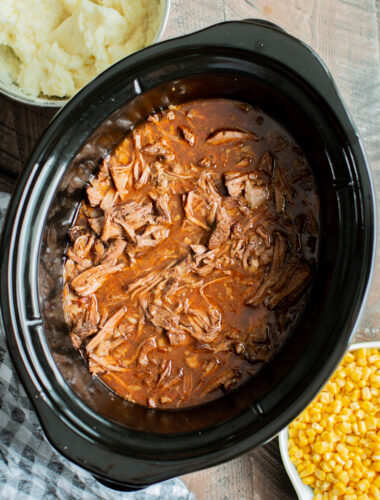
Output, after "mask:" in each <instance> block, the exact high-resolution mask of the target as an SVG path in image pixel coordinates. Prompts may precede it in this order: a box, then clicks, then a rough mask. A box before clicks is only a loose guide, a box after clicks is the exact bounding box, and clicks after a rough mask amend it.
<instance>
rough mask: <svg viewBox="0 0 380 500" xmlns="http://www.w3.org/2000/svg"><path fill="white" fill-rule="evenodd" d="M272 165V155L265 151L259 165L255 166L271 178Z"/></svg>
mask: <svg viewBox="0 0 380 500" xmlns="http://www.w3.org/2000/svg"><path fill="white" fill-rule="evenodd" d="M273 163H274V159H273V155H272V154H271V153H270V152H269V151H266V152H265V153H264V154H263V156H262V157H261V159H260V161H259V164H258V165H257V169H258V170H262V171H263V172H265V173H267V174H268V175H270V176H272V174H273Z"/></svg>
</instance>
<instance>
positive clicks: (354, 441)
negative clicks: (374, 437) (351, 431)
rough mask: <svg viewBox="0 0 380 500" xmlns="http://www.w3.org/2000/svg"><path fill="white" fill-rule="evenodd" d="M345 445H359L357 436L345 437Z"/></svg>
mask: <svg viewBox="0 0 380 500" xmlns="http://www.w3.org/2000/svg"><path fill="white" fill-rule="evenodd" d="M346 443H347V444H351V445H353V446H356V445H358V444H359V438H358V436H352V435H350V436H347V438H346Z"/></svg>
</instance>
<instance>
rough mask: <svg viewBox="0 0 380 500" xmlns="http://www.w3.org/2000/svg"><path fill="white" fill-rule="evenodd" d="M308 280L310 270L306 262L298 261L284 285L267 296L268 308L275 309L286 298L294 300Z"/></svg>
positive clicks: (309, 278)
mask: <svg viewBox="0 0 380 500" xmlns="http://www.w3.org/2000/svg"><path fill="white" fill-rule="evenodd" d="M310 280H311V271H310V267H309V265H308V264H307V263H306V262H300V263H298V264H297V265H295V266H294V269H293V272H292V273H291V276H290V278H289V281H288V282H287V283H286V284H285V286H284V287H283V288H282V289H281V290H280V291H278V292H277V293H273V294H272V295H271V296H270V297H269V299H268V301H267V304H268V306H269V308H270V309H275V308H276V307H277V306H279V305H281V304H282V303H284V302H285V301H287V300H292V301H294V300H295V299H296V298H297V297H298V296H299V295H300V293H302V292H303V290H304V289H305V288H306V286H307V285H308V284H309V282H310Z"/></svg>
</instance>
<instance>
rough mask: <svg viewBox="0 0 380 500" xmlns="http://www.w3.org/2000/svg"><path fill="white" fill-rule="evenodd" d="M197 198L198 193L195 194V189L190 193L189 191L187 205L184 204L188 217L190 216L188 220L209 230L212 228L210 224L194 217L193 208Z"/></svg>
mask: <svg viewBox="0 0 380 500" xmlns="http://www.w3.org/2000/svg"><path fill="white" fill-rule="evenodd" d="M195 198H196V195H195V193H194V191H190V192H189V193H187V196H186V202H185V206H184V210H185V214H186V217H187V218H188V220H189V221H190V222H192V223H193V224H195V225H196V226H199V227H201V228H202V229H206V231H208V230H209V229H210V228H209V226H208V225H207V224H205V223H204V222H202V221H201V220H199V219H197V218H196V217H194V212H193V210H194V202H195Z"/></svg>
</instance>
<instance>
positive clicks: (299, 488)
mask: <svg viewBox="0 0 380 500" xmlns="http://www.w3.org/2000/svg"><path fill="white" fill-rule="evenodd" d="M364 348H365V349H380V340H373V341H370V342H358V343H355V344H351V345H350V346H349V348H348V350H347V351H346V352H348V351H357V350H358V349H364ZM288 439H289V435H288V426H287V427H285V429H282V431H281V432H280V433H279V435H278V443H279V447H280V454H281V458H282V462H283V464H284V467H285V470H286V472H287V474H288V476H289V479H290V481H291V482H292V484H293V487H294V489H295V491H296V493H297V495H298V498H299V499H300V500H312V499H313V498H314V492H313V490H312V488H310V486H307V485H306V484H304V483H303V481H302V479H301V478H300V476H299V474H298V472H297V469H296V467H295V466H294V465H293V463H292V462H291V461H290V458H289V451H288Z"/></svg>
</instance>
